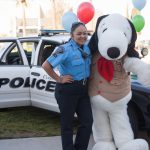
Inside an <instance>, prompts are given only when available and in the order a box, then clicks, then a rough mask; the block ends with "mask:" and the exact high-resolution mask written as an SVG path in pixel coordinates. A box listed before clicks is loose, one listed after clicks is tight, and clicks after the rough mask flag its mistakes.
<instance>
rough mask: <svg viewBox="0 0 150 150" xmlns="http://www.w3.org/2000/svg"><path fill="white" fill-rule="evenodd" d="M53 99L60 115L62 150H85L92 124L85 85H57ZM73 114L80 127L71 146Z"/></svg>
mask: <svg viewBox="0 0 150 150" xmlns="http://www.w3.org/2000/svg"><path fill="white" fill-rule="evenodd" d="M55 97H56V100H57V103H58V105H59V109H60V115H61V137H62V147H63V150H87V147H88V143H89V139H90V134H91V130H92V123H93V118H92V111H91V104H90V99H89V96H88V90H87V85H83V84H79V83H68V84H59V83H57V84H56V88H55ZM75 113H76V114H77V116H78V120H79V122H80V126H79V128H78V130H77V135H76V138H75V142H74V144H73V119H74V114H75Z"/></svg>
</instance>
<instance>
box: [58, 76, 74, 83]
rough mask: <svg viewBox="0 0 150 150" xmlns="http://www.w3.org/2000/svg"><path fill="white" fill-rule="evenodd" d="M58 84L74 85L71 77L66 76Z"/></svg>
mask: <svg viewBox="0 0 150 150" xmlns="http://www.w3.org/2000/svg"><path fill="white" fill-rule="evenodd" d="M58 82H59V83H72V82H73V79H72V76H71V75H65V76H61V77H60V80H59V81H58Z"/></svg>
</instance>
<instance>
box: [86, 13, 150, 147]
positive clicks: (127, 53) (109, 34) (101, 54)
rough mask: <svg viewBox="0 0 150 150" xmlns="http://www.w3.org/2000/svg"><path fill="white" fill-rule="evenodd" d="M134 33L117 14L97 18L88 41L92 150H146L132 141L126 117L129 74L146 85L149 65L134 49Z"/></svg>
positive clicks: (142, 142)
mask: <svg viewBox="0 0 150 150" xmlns="http://www.w3.org/2000/svg"><path fill="white" fill-rule="evenodd" d="M136 38H137V35H136V31H135V28H134V26H133V24H132V23H131V22H130V21H129V20H128V19H127V18H125V17H124V16H122V15H120V14H111V15H104V16H101V17H99V18H98V20H97V23H96V29H95V32H94V34H93V35H92V37H91V39H90V41H89V47H90V49H91V53H92V64H91V76H90V79H89V95H90V98H91V105H92V112H93V119H94V123H93V137H94V140H95V143H96V144H95V145H94V146H93V149H92V150H116V149H118V150H149V148H148V144H147V142H146V141H145V140H144V139H134V135H133V131H132V128H131V125H130V122H129V117H128V114H127V103H128V102H129V101H130V99H131V96H132V92H131V82H130V75H129V72H132V73H134V74H137V76H138V79H139V81H140V82H141V83H143V84H144V85H150V65H148V64H145V63H143V62H142V61H141V60H140V59H139V58H138V53H137V52H136V50H135V49H134V47H135V42H136Z"/></svg>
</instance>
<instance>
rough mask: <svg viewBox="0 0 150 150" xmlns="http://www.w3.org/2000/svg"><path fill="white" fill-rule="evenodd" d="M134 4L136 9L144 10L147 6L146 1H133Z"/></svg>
mask: <svg viewBox="0 0 150 150" xmlns="http://www.w3.org/2000/svg"><path fill="white" fill-rule="evenodd" d="M132 3H133V6H134V7H135V8H136V9H138V10H142V9H143V8H144V6H145V5H146V0H132Z"/></svg>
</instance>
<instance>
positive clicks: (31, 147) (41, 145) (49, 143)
mask: <svg viewBox="0 0 150 150" xmlns="http://www.w3.org/2000/svg"><path fill="white" fill-rule="evenodd" d="M93 144H94V141H93V137H92V136H91V138H90V142H89V146H88V150H91V149H92V146H93ZM0 150H62V146H61V137H60V136H53V137H35V138H19V139H1V140H0Z"/></svg>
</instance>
